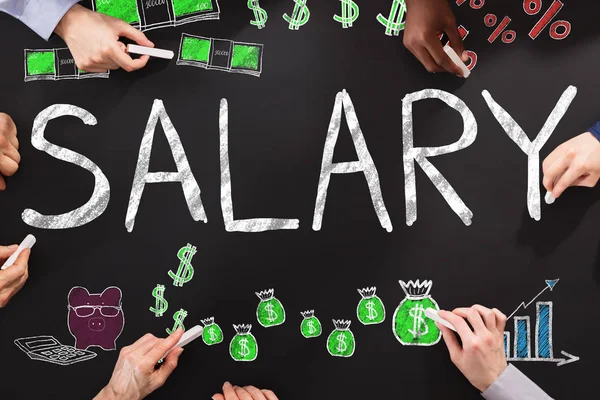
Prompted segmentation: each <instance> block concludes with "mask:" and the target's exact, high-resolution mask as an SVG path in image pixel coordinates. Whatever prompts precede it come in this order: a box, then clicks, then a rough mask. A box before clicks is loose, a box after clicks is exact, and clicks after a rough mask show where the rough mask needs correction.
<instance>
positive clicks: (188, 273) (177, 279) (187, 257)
mask: <svg viewBox="0 0 600 400" xmlns="http://www.w3.org/2000/svg"><path fill="white" fill-rule="evenodd" d="M194 254H196V247H195V246H192V245H191V244H189V243H188V244H187V246H185V247H182V248H181V249H180V250H179V252H178V253H177V258H179V260H181V262H180V263H179V268H177V273H176V274H175V273H173V271H169V276H170V277H171V279H173V286H179V287H181V286H183V284H184V283H188V282H189V281H190V280H191V279H192V277H193V276H194V268H193V267H192V264H191V263H192V257H194Z"/></svg>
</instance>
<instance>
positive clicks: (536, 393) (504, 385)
mask: <svg viewBox="0 0 600 400" xmlns="http://www.w3.org/2000/svg"><path fill="white" fill-rule="evenodd" d="M481 395H482V396H483V398H485V399H486V400H520V399H529V400H552V397H550V396H548V395H547V394H546V392H544V391H543V390H542V389H541V388H540V387H539V386H538V385H536V384H535V383H534V382H533V381H532V380H531V379H529V378H528V377H527V376H526V375H525V374H523V373H522V372H521V371H519V370H518V369H517V368H516V367H514V366H513V365H512V364H509V365H508V366H507V367H506V369H505V370H504V371H503V372H502V374H500V376H499V377H498V379H496V380H495V381H494V383H492V384H491V385H490V387H488V388H487V389H486V390H485V391H484V392H483V393H481Z"/></svg>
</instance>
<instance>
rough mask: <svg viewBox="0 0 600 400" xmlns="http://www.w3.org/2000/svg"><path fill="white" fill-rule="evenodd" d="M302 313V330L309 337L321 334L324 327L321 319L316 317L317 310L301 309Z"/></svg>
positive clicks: (303, 334)
mask: <svg viewBox="0 0 600 400" xmlns="http://www.w3.org/2000/svg"><path fill="white" fill-rule="evenodd" d="M300 314H302V316H303V317H304V319H303V320H302V323H301V324H300V332H301V333H302V336H304V337H305V338H307V339H310V338H314V337H317V336H321V332H322V331H323V327H322V326H321V321H319V319H318V318H317V317H315V310H308V311H301V312H300Z"/></svg>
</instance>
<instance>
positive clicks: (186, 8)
mask: <svg viewBox="0 0 600 400" xmlns="http://www.w3.org/2000/svg"><path fill="white" fill-rule="evenodd" d="M212 9H213V5H212V0H173V10H175V16H176V17H181V16H184V15H188V14H193V13H196V12H200V11H211V10H212Z"/></svg>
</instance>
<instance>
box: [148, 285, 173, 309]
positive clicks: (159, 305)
mask: <svg viewBox="0 0 600 400" xmlns="http://www.w3.org/2000/svg"><path fill="white" fill-rule="evenodd" d="M152 296H154V298H156V304H155V306H156V307H150V311H152V312H153V313H154V315H155V316H157V317H162V316H163V314H164V313H165V311H167V308H169V303H167V300H165V297H164V296H165V287H164V286H163V285H156V287H155V288H154V289H152Z"/></svg>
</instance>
